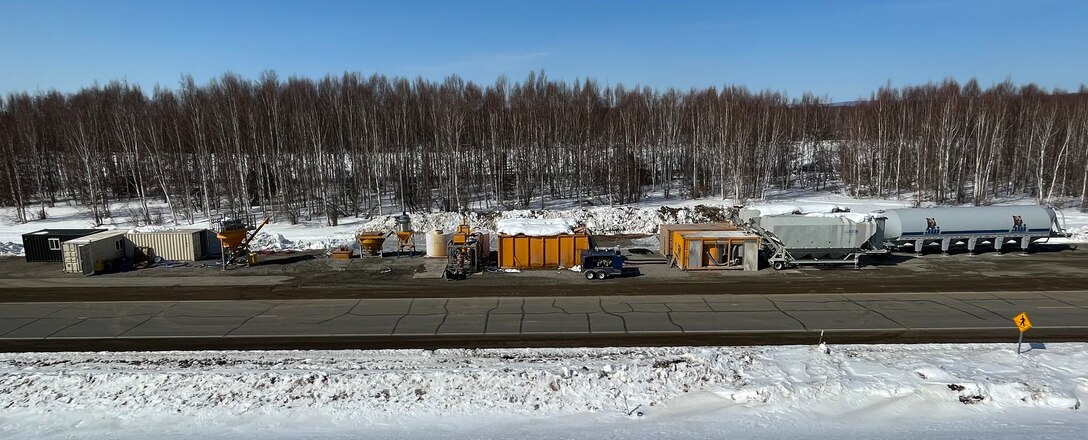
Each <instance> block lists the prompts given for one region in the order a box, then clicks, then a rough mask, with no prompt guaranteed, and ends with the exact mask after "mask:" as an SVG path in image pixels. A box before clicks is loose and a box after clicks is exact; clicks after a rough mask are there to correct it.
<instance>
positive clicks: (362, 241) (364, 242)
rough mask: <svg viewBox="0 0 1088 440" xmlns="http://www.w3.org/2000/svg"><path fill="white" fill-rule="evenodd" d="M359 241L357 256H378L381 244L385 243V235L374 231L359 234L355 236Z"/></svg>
mask: <svg viewBox="0 0 1088 440" xmlns="http://www.w3.org/2000/svg"><path fill="white" fill-rule="evenodd" d="M355 238H356V239H357V240H359V255H363V256H366V255H371V256H380V255H381V254H382V243H385V234H383V233H381V232H376V231H365V232H360V233H359V234H358V235H356V236H355Z"/></svg>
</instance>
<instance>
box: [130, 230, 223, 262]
mask: <svg viewBox="0 0 1088 440" xmlns="http://www.w3.org/2000/svg"><path fill="white" fill-rule="evenodd" d="M126 237H128V239H129V240H130V241H132V244H133V246H136V247H149V248H151V249H153V250H154V255H155V256H158V257H162V258H163V259H164V260H173V261H196V260H201V259H204V258H206V257H207V256H208V247H209V246H208V243H205V241H206V240H207V237H208V234H207V230H206V229H178V230H175V231H156V232H130V233H128V234H127V235H126Z"/></svg>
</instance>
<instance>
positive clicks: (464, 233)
mask: <svg viewBox="0 0 1088 440" xmlns="http://www.w3.org/2000/svg"><path fill="white" fill-rule="evenodd" d="M489 241H490V238H489V237H488V236H487V235H486V234H481V233H479V232H476V231H473V230H472V228H470V227H469V226H468V225H460V226H458V227H457V232H454V233H453V237H452V238H451V239H450V241H449V242H447V243H446V269H445V271H444V272H443V273H442V277H443V278H445V279H447V280H451V281H452V280H463V279H465V278H467V277H468V275H469V274H473V273H477V272H479V271H481V270H483V268H484V266H486V265H487V259H488V257H489V256H490V254H491V252H490V250H489V249H490V246H489Z"/></svg>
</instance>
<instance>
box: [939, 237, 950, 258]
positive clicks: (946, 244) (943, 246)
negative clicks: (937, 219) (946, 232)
mask: <svg viewBox="0 0 1088 440" xmlns="http://www.w3.org/2000/svg"><path fill="white" fill-rule="evenodd" d="M951 245H952V239H950V238H946V239H944V240H941V253H942V254H944V255H948V247H949V246H951Z"/></svg>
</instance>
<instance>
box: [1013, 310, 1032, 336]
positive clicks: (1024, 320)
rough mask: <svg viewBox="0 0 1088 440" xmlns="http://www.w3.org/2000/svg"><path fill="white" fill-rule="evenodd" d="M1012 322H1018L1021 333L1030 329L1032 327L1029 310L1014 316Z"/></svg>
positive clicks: (1017, 326) (1017, 325)
mask: <svg viewBox="0 0 1088 440" xmlns="http://www.w3.org/2000/svg"><path fill="white" fill-rule="evenodd" d="M1012 322H1014V323H1016V328H1018V329H1020V333H1023V332H1026V331H1028V329H1029V328H1031V320H1030V319H1028V314H1027V312H1020V314H1019V315H1016V317H1015V318H1012Z"/></svg>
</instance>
